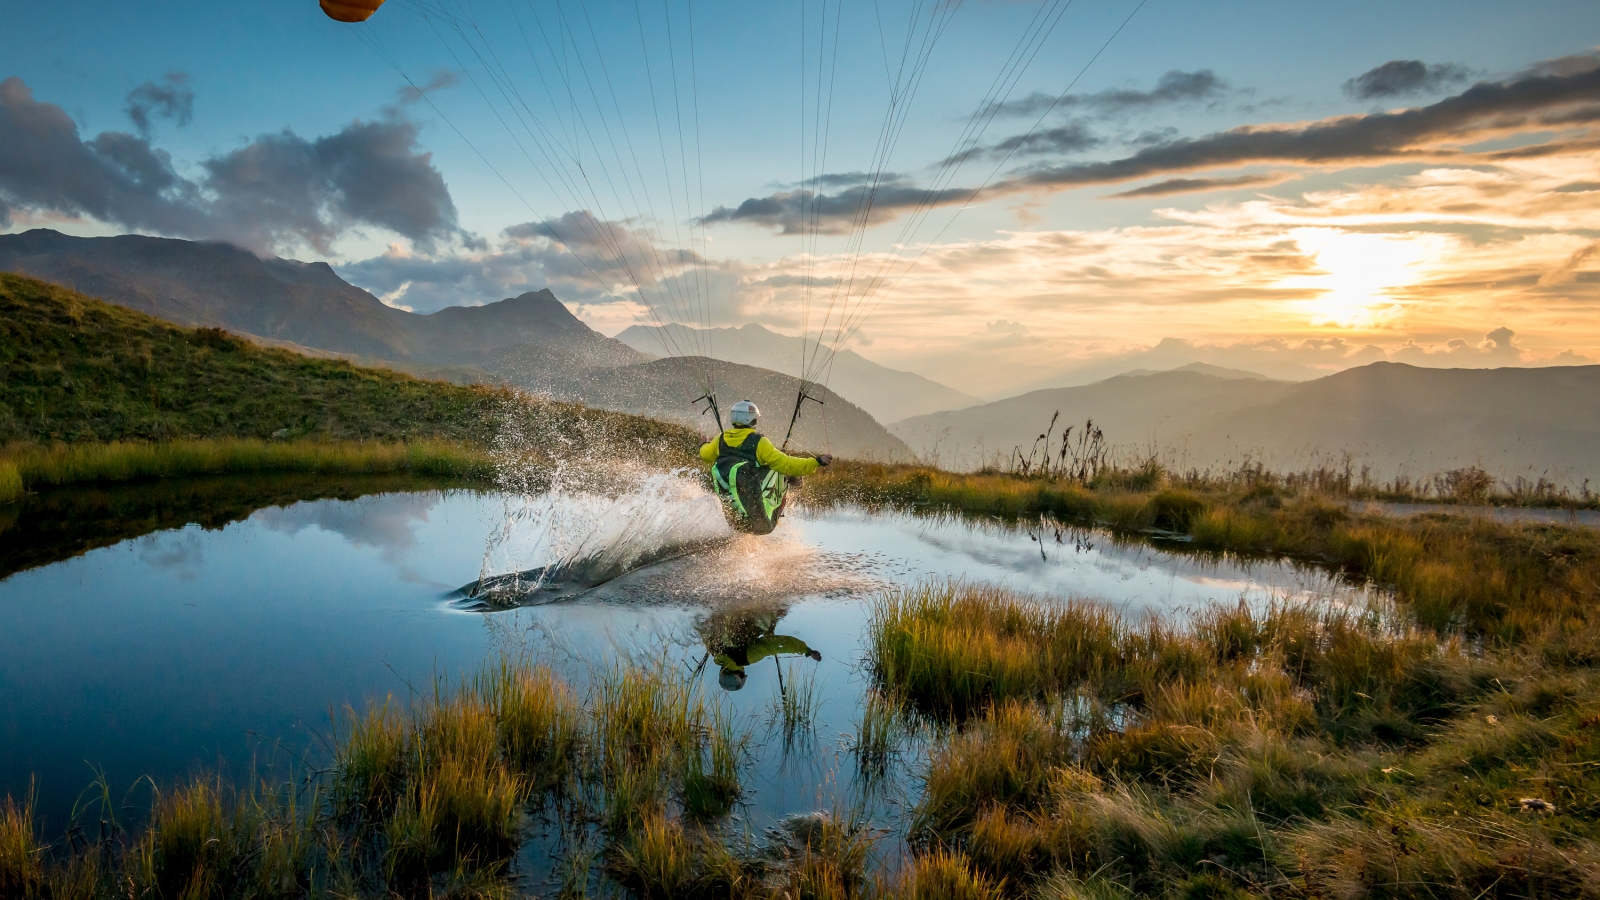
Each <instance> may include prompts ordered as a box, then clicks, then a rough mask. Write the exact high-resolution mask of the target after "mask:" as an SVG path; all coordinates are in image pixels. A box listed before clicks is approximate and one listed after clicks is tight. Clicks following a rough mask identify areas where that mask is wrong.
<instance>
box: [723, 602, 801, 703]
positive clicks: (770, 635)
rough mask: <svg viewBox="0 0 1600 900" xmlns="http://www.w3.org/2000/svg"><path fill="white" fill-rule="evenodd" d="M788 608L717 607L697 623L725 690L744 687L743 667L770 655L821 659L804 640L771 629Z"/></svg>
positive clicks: (735, 689)
mask: <svg viewBox="0 0 1600 900" xmlns="http://www.w3.org/2000/svg"><path fill="white" fill-rule="evenodd" d="M787 611H788V610H787V609H784V608H782V607H772V606H757V607H743V608H739V609H729V610H719V611H717V612H715V613H712V614H711V615H709V616H707V617H706V618H705V620H704V621H702V622H701V623H700V626H699V631H700V636H701V638H703V639H704V640H705V642H706V650H707V651H708V654H707V655H708V656H709V657H710V658H711V659H714V660H716V663H717V666H718V668H719V670H720V671H718V673H717V684H719V685H721V686H722V689H723V690H725V691H737V690H739V689H740V688H742V687H744V682H745V669H746V668H748V667H750V666H753V665H755V664H756V663H758V662H760V661H762V660H763V659H766V658H767V657H769V656H779V655H793V656H809V657H811V658H812V659H816V660H820V659H822V654H821V653H820V652H818V651H816V650H813V649H811V648H810V647H809V646H807V645H806V642H805V641H802V640H800V639H799V638H797V637H790V636H789V635H786V634H776V633H774V631H773V629H774V628H775V627H776V626H777V624H778V620H779V619H781V618H783V614H784V613H785V612H787Z"/></svg>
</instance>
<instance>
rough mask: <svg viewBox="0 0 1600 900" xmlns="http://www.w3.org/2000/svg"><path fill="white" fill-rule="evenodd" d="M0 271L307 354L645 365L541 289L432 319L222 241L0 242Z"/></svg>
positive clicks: (43, 233)
mask: <svg viewBox="0 0 1600 900" xmlns="http://www.w3.org/2000/svg"><path fill="white" fill-rule="evenodd" d="M0 270H3V271H9V272H17V273H20V274H24V275H31V276H33V277H35V278H42V279H45V280H47V281H54V282H56V283H58V284H62V285H65V286H67V287H70V288H72V289H73V290H76V291H78V292H80V293H84V294H89V295H91V296H95V297H100V298H101V299H104V300H108V301H110V302H112V303H116V304H119V305H121V306H127V307H130V308H132V309H136V310H139V311H140V312H144V313H149V314H150V315H153V316H156V317H158V318H162V319H166V320H167V321H169V322H174V323H177V324H179V325H190V326H197V325H207V326H216V327H220V328H226V329H227V330H229V331H232V332H236V333H239V334H245V335H249V336H253V337H260V338H265V339H268V340H271V341H279V342H288V343H291V344H297V345H300V346H303V347H310V348H315V349H317V350H329V351H334V352H336V353H344V354H353V355H356V356H359V357H366V358H370V359H375V360H390V361H395V362H408V363H416V364H423V365H434V366H460V365H468V366H474V365H477V364H478V363H479V361H481V360H482V359H483V358H485V357H486V356H487V355H489V354H490V353H493V352H494V351H496V350H501V349H504V348H507V347H538V348H541V349H542V350H545V351H548V352H549V354H550V355H551V356H552V359H551V363H552V364H554V363H556V362H557V361H558V360H559V362H560V363H561V364H574V363H576V364H582V365H620V364H624V363H630V362H638V361H640V360H642V359H644V357H643V356H641V355H640V354H638V353H637V352H635V351H633V350H631V349H629V348H628V347H626V346H625V345H623V344H621V343H619V342H617V341H614V340H612V339H610V338H607V337H605V336H604V335H601V334H599V333H598V332H595V331H593V330H592V329H590V328H589V327H588V326H587V325H584V324H583V322H581V321H579V320H578V318H577V317H576V316H574V315H572V313H571V312H569V311H568V310H567V308H566V306H564V305H563V304H562V303H561V301H559V300H557V299H556V298H555V295H553V294H551V293H550V291H548V290H543V291H535V292H530V293H526V294H523V295H522V296H520V297H513V298H511V299H507V300H502V301H500V302H498V303H490V304H486V305H484V306H476V307H450V308H448V309H443V310H440V311H439V312H436V313H434V314H432V315H426V316H424V315H417V314H416V313H410V312H406V311H405V310H401V309H395V308H393V307H391V306H388V305H386V304H384V302H383V301H381V300H379V299H378V298H377V297H374V296H372V295H371V294H369V293H367V292H366V291H364V290H362V289H360V288H358V287H356V286H354V285H352V284H350V283H348V282H346V281H345V280H344V279H342V278H340V277H339V276H338V275H337V274H335V273H334V271H333V269H332V267H330V266H329V265H328V264H327V263H322V262H316V263H303V262H298V261H295V260H290V259H261V258H259V257H257V256H256V255H255V254H253V253H250V252H249V251H247V250H241V249H239V248H238V247H234V246H232V245H229V244H220V243H202V242H197V241H181V240H172V239H168V238H153V237H145V236H142V235H132V234H129V235H122V236H119V237H107V238H79V237H71V236H68V235H64V234H61V233H59V232H55V231H50V230H47V229H36V230H34V231H27V232H23V233H22V234H10V235H0Z"/></svg>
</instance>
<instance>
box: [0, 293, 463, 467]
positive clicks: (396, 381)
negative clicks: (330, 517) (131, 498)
mask: <svg viewBox="0 0 1600 900" xmlns="http://www.w3.org/2000/svg"><path fill="white" fill-rule="evenodd" d="M489 393H490V392H489V391H487V390H485V389H482V388H471V387H461V386H457V385H451V384H445V383H442V382H433V381H423V380H421V379H418V378H412V377H410V376H407V375H401V374H398V373H395V372H390V371H387V370H382V369H364V368H360V367H358V366H354V365H351V364H350V363H347V362H344V361H342V360H328V359H312V358H309V357H305V356H300V355H298V354H295V353H291V352H289V351H286V350H276V349H268V348H263V347H258V346H256V345H255V344H252V343H250V342H248V341H245V340H242V339H239V338H235V337H233V336H231V335H229V334H227V333H226V332H223V331H221V330H219V329H206V328H201V329H190V328H180V327H178V326H176V325H172V324H169V323H167V322H164V321H162V320H160V319H157V318H154V317H152V316H148V315H145V314H143V313H139V312H134V311H133V310H129V309H125V308H123V307H119V306H113V305H111V304H109V303H105V302H102V301H100V300H95V299H93V298H90V297H86V296H84V295H82V294H79V293H77V292H75V291H70V290H67V289H66V288H62V287H59V286H57V285H53V284H49V283H46V282H42V281H36V280H34V279H31V278H24V277H21V276H18V275H10V274H4V273H0V441H6V442H9V441H31V442H49V441H68V442H79V441H113V440H122V441H126V440H167V439H172V438H179V437H257V438H272V437H278V438H283V437H305V436H317V437H326V438H329V439H348V440H356V439H360V440H391V441H392V440H409V439H414V438H420V437H445V438H452V439H457V440H470V439H473V438H478V437H481V436H482V435H483V432H484V429H485V427H486V425H485V423H484V421H483V416H482V414H481V411H482V406H483V400H484V398H485V397H486V396H487V395H488V394H489Z"/></svg>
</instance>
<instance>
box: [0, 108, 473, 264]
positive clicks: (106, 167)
mask: <svg viewBox="0 0 1600 900" xmlns="http://www.w3.org/2000/svg"><path fill="white" fill-rule="evenodd" d="M145 87H151V88H153V89H154V90H153V91H144V88H140V89H136V90H135V91H134V93H133V94H131V95H130V113H129V114H130V116H133V115H134V110H135V109H137V110H139V111H140V115H143V116H144V117H145V121H146V122H148V120H149V116H150V115H152V114H159V115H167V114H168V113H167V110H168V107H167V106H166V105H164V103H165V101H164V100H159V99H157V98H158V96H159V95H160V93H161V91H162V88H160V87H159V86H155V85H146V86H145ZM168 87H174V85H173V83H172V82H171V80H170V78H169V84H168ZM136 96H137V98H138V100H139V105H135V104H134V98H135V97H136ZM172 103H173V106H172V109H173V110H174V112H173V115H176V116H178V117H179V118H180V121H181V119H182V117H183V116H184V115H186V112H185V111H186V110H187V109H189V106H188V105H187V101H183V100H182V99H181V98H179V99H174V100H173V101H172ZM135 121H136V122H137V121H138V117H137V116H135ZM419 127H420V126H418V125H417V124H416V123H415V122H411V121H409V120H406V119H402V118H397V117H388V118H385V119H382V120H379V121H373V122H362V121H356V122H352V123H351V124H350V125H348V126H346V127H345V128H343V129H342V130H340V131H339V132H337V133H335V134H331V135H326V136H324V137H319V138H315V139H306V138H302V137H300V136H299V135H297V134H295V133H294V132H292V131H289V130H287V129H285V130H284V131H281V132H278V133H277V134H267V135H262V136H260V137H258V138H256V139H255V140H253V141H251V142H249V143H248V144H246V145H245V146H243V147H240V148H238V149H236V150H233V151H230V152H228V153H225V154H222V155H220V156H213V157H211V158H208V159H205V160H202V161H201V162H200V165H199V169H200V171H201V172H202V173H203V174H202V175H201V177H199V178H198V179H190V178H186V177H184V176H182V175H180V174H179V173H178V172H177V170H176V169H175V167H174V166H173V163H172V159H171V157H170V155H168V154H167V153H166V152H165V151H163V150H160V149H158V148H156V147H155V146H153V145H152V144H151V142H150V140H149V137H148V136H145V135H133V134H128V133H126V132H120V131H106V132H102V133H100V134H99V135H96V136H95V137H94V138H92V139H89V140H84V139H83V138H82V137H81V136H80V135H79V133H78V127H77V125H76V123H74V122H73V121H72V118H71V117H70V116H68V115H67V114H66V112H65V111H63V110H62V109H61V107H59V106H56V105H55V104H51V103H41V102H38V101H36V100H34V98H33V94H32V92H31V91H30V90H29V88H28V86H27V85H26V84H25V83H24V82H23V81H22V80H21V79H20V78H16V77H11V78H7V79H5V80H4V81H0V224H3V223H8V222H9V221H10V214H11V211H12V210H21V211H27V212H35V213H37V212H43V213H56V214H61V215H67V216H80V217H89V218H93V219H97V220H99V221H101V222H105V223H107V224H110V225H114V226H118V227H122V228H127V229H129V230H134V231H151V232H155V233H159V234H168V235H173V236H177V237H188V238H205V239H220V240H226V241H230V242H233V243H236V244H239V245H240V246H244V247H248V248H249V249H252V250H255V251H257V252H269V251H272V250H280V249H285V248H293V247H295V246H298V245H305V246H309V247H311V248H312V249H314V250H316V251H317V252H319V253H329V252H331V249H332V242H333V241H334V240H335V239H337V238H338V237H339V236H340V235H342V234H344V233H345V232H347V231H349V230H351V229H357V228H362V227H365V226H376V227H379V228H384V229H387V230H389V231H392V232H394V233H396V234H398V235H401V236H402V237H406V238H409V239H410V240H412V241H414V242H416V243H417V244H419V245H421V246H423V247H425V248H426V247H431V246H432V245H433V244H434V243H436V242H440V241H447V240H450V239H454V238H458V237H459V238H463V239H465V238H466V236H465V235H463V234H462V232H461V231H460V229H459V227H458V226H457V224H456V221H457V220H456V209H455V204H454V203H453V202H452V200H451V197H450V191H449V189H448V188H447V187H446V185H445V182H444V178H443V176H442V175H440V174H439V171H438V169H436V168H434V166H433V161H432V157H431V155H430V154H428V153H426V152H423V151H422V150H421V149H420V148H419V147H418V134H419Z"/></svg>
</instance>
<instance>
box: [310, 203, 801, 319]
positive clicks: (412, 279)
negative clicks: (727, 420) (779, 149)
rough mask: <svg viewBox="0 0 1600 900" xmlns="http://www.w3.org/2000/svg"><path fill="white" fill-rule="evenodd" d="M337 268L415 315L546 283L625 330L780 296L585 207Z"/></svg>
mask: <svg viewBox="0 0 1600 900" xmlns="http://www.w3.org/2000/svg"><path fill="white" fill-rule="evenodd" d="M338 271H339V273H340V274H341V275H342V276H343V277H345V278H346V279H347V280H349V281H350V282H351V283H353V284H356V285H359V286H361V287H363V288H366V289H367V290H369V291H371V292H372V293H374V294H376V295H378V296H379V297H381V298H383V299H384V302H386V303H389V304H390V305H392V306H403V307H406V308H409V309H412V310H414V311H417V312H433V311H435V310H438V309H442V308H444V307H446V306H476V305H478V304H482V303H488V302H493V301H495V300H499V299H501V298H504V297H508V296H514V295H517V294H521V293H523V292H525V291H530V290H539V289H542V288H546V287H548V288H550V289H551V290H552V291H555V293H556V294H557V296H559V297H560V298H561V299H562V300H563V301H565V302H567V303H569V304H572V305H575V306H579V307H585V308H591V313H593V314H592V315H590V318H591V320H593V319H594V318H595V316H598V317H599V318H600V319H603V320H605V321H607V322H610V323H611V324H614V325H616V326H617V327H619V328H620V327H626V326H627V325H631V324H634V323H635V322H636V321H639V322H651V321H653V318H652V315H651V314H652V310H654V316H655V317H659V318H660V319H662V320H663V321H680V322H688V323H692V324H704V323H706V322H708V321H710V322H712V323H714V324H727V323H728V322H730V321H736V320H737V321H742V319H740V317H741V316H743V315H746V314H750V313H753V312H759V310H756V309H754V308H753V307H750V306H749V303H750V302H751V298H752V297H754V296H757V295H760V294H771V293H774V292H775V290H769V289H764V288H763V287H762V286H760V285H759V284H758V283H757V282H759V277H760V276H759V275H758V274H756V273H752V272H750V271H749V270H747V269H746V268H745V267H744V266H742V265H740V264H738V263H734V262H728V261H711V260H706V259H704V258H702V257H701V256H700V255H699V254H698V253H695V252H694V251H692V250H687V249H679V248H672V247H669V246H666V245H665V243H664V242H663V241H662V239H661V237H660V235H659V234H657V233H656V231H655V230H654V229H652V228H648V227H644V226H643V225H641V224H640V223H638V222H633V221H607V220H603V219H599V218H597V217H595V216H593V215H591V214H590V213H588V212H587V211H578V212H570V213H566V214H564V215H562V216H558V217H554V218H550V219H545V220H541V221H538V222H523V223H519V224H517V225H513V226H511V227H509V228H507V229H505V230H504V231H503V232H501V234H500V236H499V238H498V239H497V240H496V241H494V242H493V246H492V247H491V246H488V244H487V243H486V244H485V245H484V246H482V247H479V248H468V249H467V251H466V252H460V251H458V250H456V249H455V248H451V250H450V252H443V253H437V254H432V253H426V252H424V253H414V252H411V251H410V250H409V249H408V248H405V247H402V246H399V245H396V246H392V247H391V248H390V249H389V250H388V251H387V252H386V253H384V254H382V255H380V256H376V257H372V258H370V259H365V260H360V261H357V262H353V263H348V264H345V265H341V266H339V267H338ZM799 283H800V282H799V280H798V279H796V281H795V284H799ZM768 287H770V288H772V289H776V288H779V287H789V285H772V286H768ZM596 310H598V312H595V311H596Z"/></svg>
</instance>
